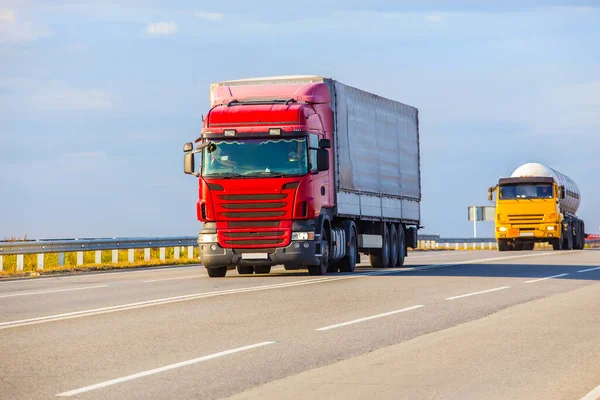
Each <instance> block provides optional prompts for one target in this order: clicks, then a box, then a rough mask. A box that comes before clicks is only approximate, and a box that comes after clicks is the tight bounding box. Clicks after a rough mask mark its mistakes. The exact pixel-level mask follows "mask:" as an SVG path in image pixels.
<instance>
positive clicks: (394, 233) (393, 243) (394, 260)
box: [388, 224, 400, 268]
mask: <svg viewBox="0 0 600 400" xmlns="http://www.w3.org/2000/svg"><path fill="white" fill-rule="evenodd" d="M399 254H400V248H399V246H398V230H397V229H396V224H390V263H389V265H388V267H390V268H393V267H395V266H396V265H397V264H398V257H399Z"/></svg>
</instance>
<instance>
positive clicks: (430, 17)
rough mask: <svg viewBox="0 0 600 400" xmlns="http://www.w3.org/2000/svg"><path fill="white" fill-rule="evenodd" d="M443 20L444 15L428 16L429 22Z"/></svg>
mask: <svg viewBox="0 0 600 400" xmlns="http://www.w3.org/2000/svg"><path fill="white" fill-rule="evenodd" d="M441 21H442V16H441V15H439V14H432V15H428V16H427V22H433V23H435V22H441Z"/></svg>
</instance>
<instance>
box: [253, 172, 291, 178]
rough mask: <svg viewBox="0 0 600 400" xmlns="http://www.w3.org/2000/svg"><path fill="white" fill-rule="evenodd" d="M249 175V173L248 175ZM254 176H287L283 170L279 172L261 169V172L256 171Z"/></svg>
mask: <svg viewBox="0 0 600 400" xmlns="http://www.w3.org/2000/svg"><path fill="white" fill-rule="evenodd" d="M246 176H248V175H246ZM252 176H271V177H275V178H281V177H283V176H285V174H284V173H283V172H278V171H269V172H266V171H260V172H256V173H253V174H252Z"/></svg>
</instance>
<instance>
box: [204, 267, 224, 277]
mask: <svg viewBox="0 0 600 400" xmlns="http://www.w3.org/2000/svg"><path fill="white" fill-rule="evenodd" d="M206 272H208V276H210V277H211V278H223V277H224V276H225V275H227V266H224V267H208V268H206Z"/></svg>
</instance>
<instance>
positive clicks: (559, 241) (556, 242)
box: [552, 238, 563, 250]
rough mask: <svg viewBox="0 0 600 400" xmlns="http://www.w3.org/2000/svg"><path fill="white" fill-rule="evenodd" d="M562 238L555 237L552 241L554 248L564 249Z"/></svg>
mask: <svg viewBox="0 0 600 400" xmlns="http://www.w3.org/2000/svg"><path fill="white" fill-rule="evenodd" d="M562 243H563V240H562V238H558V239H554V240H553V241H552V250H562Z"/></svg>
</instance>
